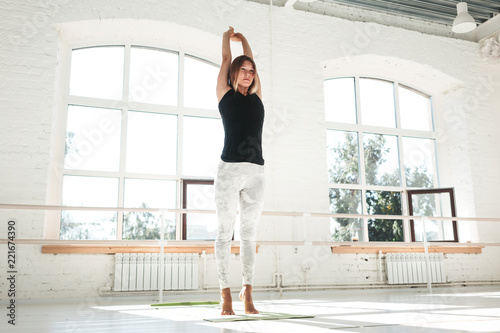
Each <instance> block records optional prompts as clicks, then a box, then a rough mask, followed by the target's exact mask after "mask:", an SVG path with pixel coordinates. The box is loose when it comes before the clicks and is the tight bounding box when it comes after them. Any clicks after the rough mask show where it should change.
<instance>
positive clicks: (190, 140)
mask: <svg viewBox="0 0 500 333" xmlns="http://www.w3.org/2000/svg"><path fill="white" fill-rule="evenodd" d="M223 144H224V129H223V127H222V122H221V120H220V119H210V118H199V117H184V130H183V149H182V154H183V162H182V168H183V174H184V175H187V176H198V177H199V176H203V177H210V178H215V175H216V173H217V166H218V164H219V161H220V155H221V153H222V147H223Z"/></svg>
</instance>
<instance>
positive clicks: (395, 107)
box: [324, 76, 455, 241]
mask: <svg viewBox="0 0 500 333" xmlns="http://www.w3.org/2000/svg"><path fill="white" fill-rule="evenodd" d="M324 95H325V110H326V115H325V117H326V123H327V163H328V179H329V188H330V193H329V197H330V210H331V212H332V213H343V214H370V215H388V218H387V219H383V220H379V219H366V220H363V219H355V218H352V219H349V218H345V219H341V218H336V219H332V220H331V234H332V240H334V241H352V240H360V241H404V240H408V239H409V235H410V230H408V228H409V223H408V222H404V221H402V220H397V219H391V218H390V215H403V214H404V213H407V212H405V211H404V209H403V207H406V200H407V199H406V197H405V196H404V195H403V191H404V190H406V189H409V188H412V189H414V188H433V187H436V186H437V185H438V173H437V164H436V148H435V138H436V136H435V131H434V126H433V112H432V98H431V96H430V95H428V94H425V93H423V92H421V91H418V90H415V89H413V88H411V87H409V86H406V85H403V84H401V83H399V82H395V81H389V80H385V79H379V78H373V77H358V76H356V77H337V78H331V79H327V80H325V82H324ZM422 200H424V201H425V202H422V203H421V206H422V207H426V208H425V209H436V207H435V205H436V204H437V205H439V200H436V198H435V197H433V196H427V197H425V198H424V197H422ZM438 215H439V214H438ZM450 223H451V222H450ZM447 224H448V222H442V221H441V222H438V221H436V222H435V223H431V224H430V225H429V228H430V230H427V235H434V236H435V237H434V239H432V238H431V239H430V240H453V239H455V238H454V235H453V231H451V233H450V230H452V229H450V228H449V226H448V225H447ZM416 227H418V225H417V226H416ZM417 233H418V232H417Z"/></svg>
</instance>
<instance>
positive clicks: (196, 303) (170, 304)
mask: <svg viewBox="0 0 500 333" xmlns="http://www.w3.org/2000/svg"><path fill="white" fill-rule="evenodd" d="M218 304H220V302H214V301H208V302H177V303H161V304H151V306H193V305H218Z"/></svg>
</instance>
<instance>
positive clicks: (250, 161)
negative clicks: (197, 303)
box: [215, 27, 264, 315]
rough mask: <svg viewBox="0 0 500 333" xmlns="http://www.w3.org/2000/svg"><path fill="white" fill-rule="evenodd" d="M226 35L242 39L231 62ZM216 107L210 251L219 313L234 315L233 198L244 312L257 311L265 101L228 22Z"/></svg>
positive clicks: (254, 71)
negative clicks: (218, 149) (220, 136)
mask: <svg viewBox="0 0 500 333" xmlns="http://www.w3.org/2000/svg"><path fill="white" fill-rule="evenodd" d="M230 40H232V41H235V42H241V44H242V46H243V54H244V55H242V56H239V57H237V58H235V59H234V61H232V62H231V59H232V58H231V48H230ZM217 98H218V100H219V112H220V114H221V117H222V122H223V125H224V135H225V136H224V148H223V150H222V155H221V160H222V161H221V162H220V164H219V169H218V172H217V178H216V181H215V205H216V210H217V217H218V229H217V239H216V241H215V254H216V259H217V270H218V277H219V284H220V288H221V304H222V313H221V314H222V315H234V312H233V308H232V298H231V291H230V289H229V258H230V250H231V240H232V238H233V229H234V223H235V221H236V212H237V209H238V202H239V204H240V223H241V232H240V234H241V241H240V251H241V264H242V271H243V272H242V273H243V288H242V290H241V292H240V295H239V296H240V299H241V300H242V301H243V302H244V305H245V313H249V314H257V313H259V312H258V311H257V310H256V309H255V307H254V305H253V300H252V283H253V275H254V268H255V252H256V251H255V233H256V227H257V222H258V220H259V218H260V214H261V212H262V206H263V201H264V159H263V157H262V126H263V123H264V105H263V104H262V100H261V98H262V93H261V88H260V81H259V77H258V75H257V69H256V66H255V63H254V61H253V55H252V50H251V49H250V45H249V44H248V42H247V40H246V38H245V37H244V36H243V35H242V34H240V33H235V32H234V29H233V28H232V27H229V30H227V31H226V32H224V35H223V38H222V65H221V67H220V72H219V76H218V79H217Z"/></svg>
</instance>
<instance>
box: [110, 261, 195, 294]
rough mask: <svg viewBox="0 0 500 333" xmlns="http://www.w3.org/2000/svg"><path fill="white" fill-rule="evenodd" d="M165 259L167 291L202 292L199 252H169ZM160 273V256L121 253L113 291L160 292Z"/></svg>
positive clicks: (117, 262) (164, 278)
mask: <svg viewBox="0 0 500 333" xmlns="http://www.w3.org/2000/svg"><path fill="white" fill-rule="evenodd" d="M163 256H164V257H163V260H164V265H163V281H164V284H163V286H164V287H163V290H188V289H198V257H199V255H198V254H197V253H165V254H164V255H163ZM160 273H161V272H160V254H159V253H117V254H115V284H114V287H113V290H114V291H147V290H160V286H161V283H160V282H161V280H160V279H161V274H160Z"/></svg>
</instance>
